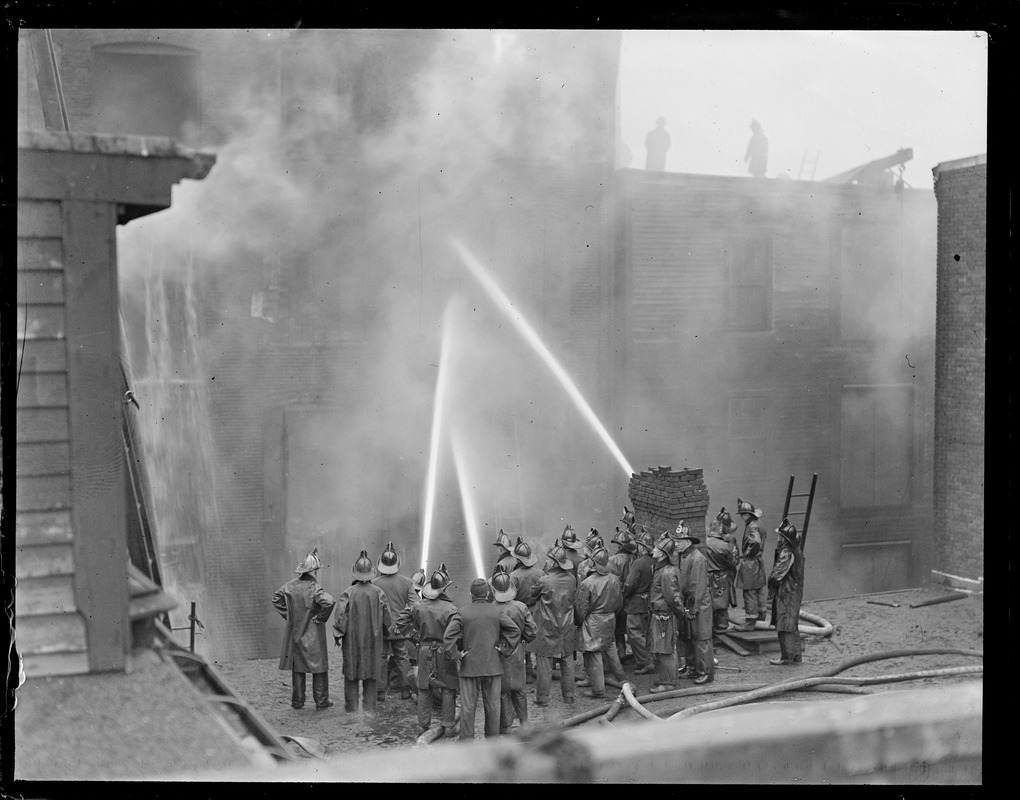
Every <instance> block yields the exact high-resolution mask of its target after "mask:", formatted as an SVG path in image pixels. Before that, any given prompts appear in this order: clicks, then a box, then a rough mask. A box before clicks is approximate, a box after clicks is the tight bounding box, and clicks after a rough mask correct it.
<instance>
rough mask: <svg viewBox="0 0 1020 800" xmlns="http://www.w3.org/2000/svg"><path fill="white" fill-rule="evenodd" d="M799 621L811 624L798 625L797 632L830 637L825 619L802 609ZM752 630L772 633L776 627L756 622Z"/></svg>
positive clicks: (829, 626) (830, 632) (828, 626)
mask: <svg viewBox="0 0 1020 800" xmlns="http://www.w3.org/2000/svg"><path fill="white" fill-rule="evenodd" d="M800 619H802V620H806V621H807V622H810V623H812V624H810V625H798V626H797V630H798V631H800V632H801V633H803V634H806V635H808V636H832V623H831V622H829V621H828V620H827V619H825V618H823V617H820V616H818V615H817V614H812V613H810V612H809V611H804V610H803V609H801V611H800ZM754 629H755V630H756V631H774V630H775V629H776V626H775V625H769V623H768V622H765V621H764V620H757V621H756V622H755V623H754Z"/></svg>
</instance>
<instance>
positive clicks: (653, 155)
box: [645, 117, 671, 172]
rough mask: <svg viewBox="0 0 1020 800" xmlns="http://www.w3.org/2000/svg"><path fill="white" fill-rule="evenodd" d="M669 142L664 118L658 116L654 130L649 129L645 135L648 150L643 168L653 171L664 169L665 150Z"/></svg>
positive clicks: (667, 148)
mask: <svg viewBox="0 0 1020 800" xmlns="http://www.w3.org/2000/svg"><path fill="white" fill-rule="evenodd" d="M670 144H671V142H670V139H669V132H668V131H667V130H666V118H665V117H659V118H658V119H657V120H655V130H652V131H649V132H648V135H647V136H646V137H645V149H646V150H647V151H648V158H647V159H646V160H645V169H647V170H651V171H654V172H662V171H664V170H665V169H666V151H667V150H669V146H670Z"/></svg>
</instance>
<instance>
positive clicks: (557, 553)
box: [546, 539, 574, 572]
mask: <svg viewBox="0 0 1020 800" xmlns="http://www.w3.org/2000/svg"><path fill="white" fill-rule="evenodd" d="M546 555H547V556H548V557H549V558H551V559H552V560H553V561H554V562H556V563H557V564H558V565H559V566H560V569H563V570H566V571H567V572H570V571H571V570H572V569H573V568H574V562H572V561H571V560H570V558H569V557H568V556H567V551H566V550H564V549H563V545H562V544H561V543H560V540H559V539H557V540H556V541H555V542H553V545H552V547H550V548H549V550H548V552H546Z"/></svg>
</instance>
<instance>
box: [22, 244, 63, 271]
mask: <svg viewBox="0 0 1020 800" xmlns="http://www.w3.org/2000/svg"><path fill="white" fill-rule="evenodd" d="M63 269H64V241H63V239H60V238H59V237H56V236H55V237H52V238H33V239H21V238H19V239H18V271H19V272H20V271H22V270H24V271H31V272H38V271H42V270H63Z"/></svg>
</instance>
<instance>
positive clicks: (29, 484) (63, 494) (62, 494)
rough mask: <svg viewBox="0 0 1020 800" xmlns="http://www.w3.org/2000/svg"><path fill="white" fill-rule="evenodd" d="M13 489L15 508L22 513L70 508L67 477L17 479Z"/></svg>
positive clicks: (52, 476)
mask: <svg viewBox="0 0 1020 800" xmlns="http://www.w3.org/2000/svg"><path fill="white" fill-rule="evenodd" d="M14 489H15V499H16V502H17V508H18V509H20V510H22V511H55V510H57V509H64V508H70V507H71V480H70V476H68V475H44V476H40V477H31V478H19V479H18V482H17V485H16V486H15V487H14Z"/></svg>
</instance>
